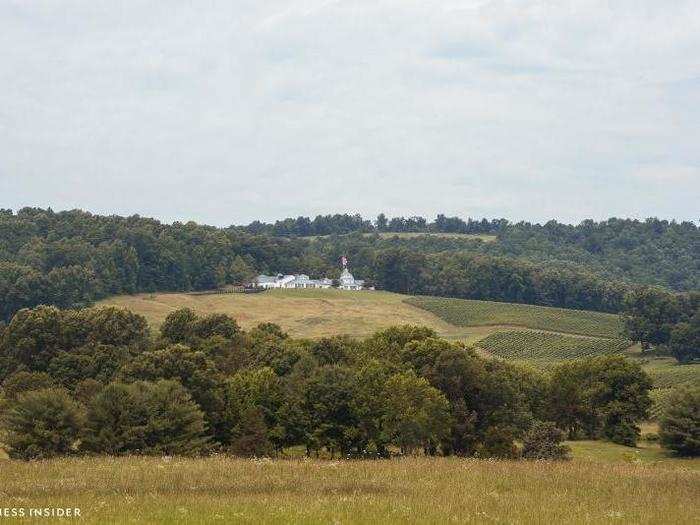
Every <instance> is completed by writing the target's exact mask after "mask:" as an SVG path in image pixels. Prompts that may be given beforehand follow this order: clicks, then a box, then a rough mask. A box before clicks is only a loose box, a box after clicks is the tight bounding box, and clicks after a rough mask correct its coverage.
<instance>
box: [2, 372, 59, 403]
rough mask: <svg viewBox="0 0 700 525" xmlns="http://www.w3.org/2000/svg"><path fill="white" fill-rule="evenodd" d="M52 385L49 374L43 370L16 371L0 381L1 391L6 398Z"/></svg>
mask: <svg viewBox="0 0 700 525" xmlns="http://www.w3.org/2000/svg"><path fill="white" fill-rule="evenodd" d="M52 386H54V384H53V380H52V379H51V376H50V375H49V374H47V373H45V372H26V371H23V372H16V373H14V374H12V375H11V376H9V377H8V378H7V379H5V381H3V383H2V391H3V392H4V394H5V397H6V398H7V399H8V400H15V399H17V398H18V397H19V396H20V395H21V394H23V393H25V392H29V391H31V390H43V389H44V388H51V387H52Z"/></svg>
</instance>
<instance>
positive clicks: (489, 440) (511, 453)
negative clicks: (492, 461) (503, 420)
mask: <svg viewBox="0 0 700 525" xmlns="http://www.w3.org/2000/svg"><path fill="white" fill-rule="evenodd" d="M483 439H484V441H483V443H482V444H480V445H479V446H478V447H477V455H478V456H479V457H483V458H500V459H515V458H517V457H518V448H517V447H516V446H515V443H514V442H513V440H514V439H515V436H514V433H513V431H512V430H511V429H510V428H508V427H506V426H500V425H496V426H492V427H489V428H487V429H486V432H484V438H483Z"/></svg>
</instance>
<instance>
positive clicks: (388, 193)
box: [0, 0, 700, 226]
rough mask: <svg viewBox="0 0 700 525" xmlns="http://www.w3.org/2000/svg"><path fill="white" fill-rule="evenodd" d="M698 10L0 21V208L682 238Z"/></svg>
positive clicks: (163, 12) (30, 14) (53, 4)
mask: <svg viewBox="0 0 700 525" xmlns="http://www.w3.org/2000/svg"><path fill="white" fill-rule="evenodd" d="M699 204H700V2H698V1H697V0H687V1H684V0H669V1H665V2H661V1H659V0H551V1H544V0H540V1H534V0H532V1H531V0H493V1H488V0H478V1H476V0H460V1H456V0H421V1H413V0H356V1H349V0H348V1H335V0H288V1H285V0H265V1H260V0H237V1H231V0H225V1H224V0H222V1H219V0H208V1H204V0H203V1H197V2H194V1H182V0H120V1H119V2H114V1H111V0H0V208H12V209H15V210H16V209H19V208H21V207H24V206H40V207H49V206H50V207H52V208H53V209H54V210H63V209H72V208H81V209H85V210H89V211H92V212H94V213H100V214H112V213H116V214H119V215H130V214H134V213H138V214H140V215H142V216H151V217H157V218H159V219H161V220H164V221H167V222H171V221H174V220H182V221H184V220H195V221H197V222H202V223H207V224H215V225H221V226H225V225H229V224H241V223H248V222H250V221H252V220H255V219H259V220H266V221H270V220H275V219H279V218H284V217H288V216H293V217H296V216H298V215H305V216H315V215H316V214H326V213H360V214H362V215H363V216H366V217H374V216H376V215H377V214H378V213H379V212H384V213H386V214H387V215H389V216H395V215H405V216H409V215H422V216H426V217H429V218H431V217H434V216H435V215H436V214H437V213H445V214H447V215H458V216H461V217H479V218H480V217H506V218H508V219H511V220H528V221H547V220H549V219H557V220H560V221H564V222H572V223H577V222H579V221H581V220H583V219H586V218H593V219H596V220H600V219H604V218H608V217H613V216H614V217H637V218H644V217H650V216H658V217H662V218H668V219H671V218H675V219H677V220H698V218H700V206H699Z"/></svg>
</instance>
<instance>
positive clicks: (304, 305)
mask: <svg viewBox="0 0 700 525" xmlns="http://www.w3.org/2000/svg"><path fill="white" fill-rule="evenodd" d="M405 298H406V296H405V295H399V294H394V293H389V292H373V291H363V292H346V291H340V290H270V291H268V292H265V293H260V294H219V295H217V294H213V295H190V294H184V293H171V294H168V293H160V294H139V295H132V296H119V297H112V298H109V299H106V300H104V301H102V302H101V303H100V304H113V305H117V306H121V307H125V308H128V309H130V310H132V311H134V312H136V313H139V314H141V315H143V316H145V317H146V319H147V320H148V322H149V323H150V324H151V326H153V327H155V328H157V327H159V326H160V324H161V323H162V322H163V320H164V319H165V317H166V316H167V315H168V314H169V313H170V312H172V311H173V310H175V309H177V308H182V307H189V308H192V309H193V310H195V311H197V312H199V313H203V314H206V313H211V312H217V313H226V314H229V315H231V316H233V317H234V318H235V319H236V320H237V321H238V322H239V323H240V324H241V326H243V327H244V328H251V327H253V326H255V325H257V324H258V323H262V322H275V323H277V324H279V325H280V326H282V328H284V329H285V330H287V331H288V332H289V333H290V334H291V335H293V336H294V337H311V338H316V337H323V336H330V335H337V334H348V335H351V336H356V337H363V336H367V335H370V334H372V333H374V332H375V331H377V330H381V329H383V328H387V327H389V326H393V325H397V324H418V325H424V326H429V327H431V328H433V329H434V330H436V331H437V332H438V333H439V334H440V335H442V336H444V337H449V338H451V339H462V340H465V341H476V340H478V339H481V338H482V337H485V336H486V335H488V334H489V333H492V332H493V331H495V330H497V329H498V328H497V327H488V326H487V327H481V326H479V327H465V326H454V325H451V324H449V323H448V322H446V321H444V320H442V319H440V318H439V317H437V316H436V315H434V314H432V313H430V312H428V311H426V310H423V309H421V308H416V307H415V306H412V305H410V304H407V303H406V302H404V299H405Z"/></svg>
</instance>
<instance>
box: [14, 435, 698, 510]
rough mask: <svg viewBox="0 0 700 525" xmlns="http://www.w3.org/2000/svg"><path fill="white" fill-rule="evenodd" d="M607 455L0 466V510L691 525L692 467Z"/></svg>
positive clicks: (695, 496)
mask: <svg viewBox="0 0 700 525" xmlns="http://www.w3.org/2000/svg"><path fill="white" fill-rule="evenodd" d="M586 446H587V444H586V443H582V444H581V447H580V448H583V449H585V448H586ZM613 447H614V446H613ZM621 448H624V447H621ZM611 454H612V456H613V457H614V456H615V451H612V452H611V451H609V450H608V451H605V454H598V453H596V452H595V450H594V451H593V452H591V453H590V454H589V456H590V457H588V458H587V459H574V460H573V461H571V462H564V463H551V462H528V461H487V460H474V459H460V458H454V457H451V458H424V457H422V458H405V459H395V460H387V461H319V460H244V459H234V458H227V457H214V458H203V459H184V458H172V459H170V458H137V457H134V458H119V459H117V458H109V457H107V458H76V459H59V460H52V461H37V462H15V461H5V462H1V463H0V492H2V505H3V507H73V508H75V507H78V508H80V513H81V518H82V519H81V520H80V521H81V522H83V523H188V524H190V523H192V524H198V523H270V524H272V523H275V524H277V523H279V524H281V523H305V524H306V523H310V524H311V523H323V524H328V523H337V524H378V523H382V524H384V523H431V524H438V523H440V524H442V523H649V524H652V523H672V524H684V523H697V518H698V515H700V471H699V470H697V469H696V468H694V467H697V463H692V462H683V461H680V460H676V462H674V463H670V462H654V461H653V460H647V459H646V458H645V459H641V460H636V459H632V460H618V459H611V458H610V457H609V456H610V455H611ZM601 462H602V463H604V465H602V464H601ZM37 522H41V520H37ZM43 522H45V523H46V522H52V520H48V521H47V520H44V521H43Z"/></svg>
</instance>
